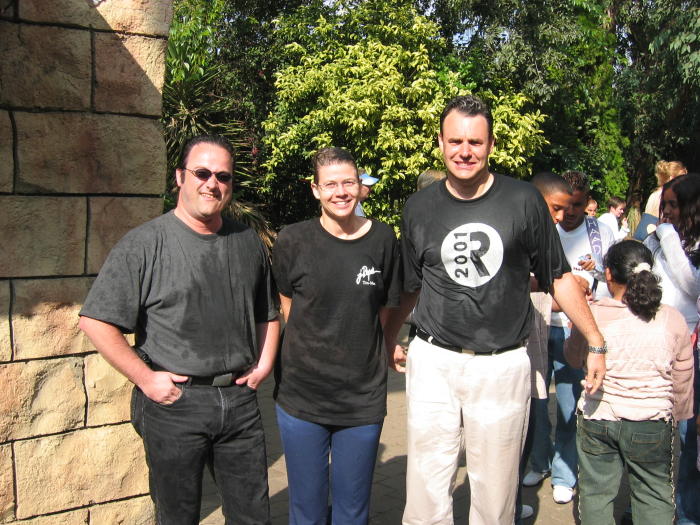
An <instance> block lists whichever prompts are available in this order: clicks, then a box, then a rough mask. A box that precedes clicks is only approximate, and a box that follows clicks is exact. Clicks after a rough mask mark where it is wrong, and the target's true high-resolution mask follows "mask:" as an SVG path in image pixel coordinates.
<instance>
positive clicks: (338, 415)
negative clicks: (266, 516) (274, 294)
mask: <svg viewBox="0 0 700 525" xmlns="http://www.w3.org/2000/svg"><path fill="white" fill-rule="evenodd" d="M313 167H314V180H313V183H312V184H311V191H312V192H313V195H314V197H315V198H316V199H317V200H318V201H319V203H320V205H321V216H320V217H316V218H314V219H310V220H307V221H303V222H299V223H296V224H292V225H291V226H288V227H286V228H284V229H283V230H282V231H281V232H280V234H279V236H278V238H277V242H276V243H275V246H274V248H273V255H272V265H273V273H274V276H275V280H276V282H277V287H278V289H279V293H280V301H281V305H282V312H283V314H284V318H285V321H286V323H287V325H286V329H285V337H284V342H283V345H282V351H281V354H280V357H279V368H278V370H277V374H276V375H277V386H276V389H275V399H276V401H277V405H276V411H277V422H278V426H279V429H280V435H281V437H282V445H283V448H284V455H285V461H286V465H287V478H288V481H289V523H290V524H291V525H312V524H313V525H325V524H326V523H327V522H328V523H333V524H337V525H341V524H342V525H354V524H356V525H365V524H366V523H367V522H368V518H369V500H370V493H371V488H372V476H373V472H374V463H375V460H376V456H377V447H378V445H379V436H380V434H381V429H382V422H383V421H384V416H385V414H386V381H387V362H390V366H392V367H393V368H395V369H397V370H401V366H400V365H399V364H398V363H399V362H400V361H401V356H397V358H396V359H394V356H393V353H392V355H391V358H389V359H387V354H386V353H385V351H384V347H385V345H384V338H383V332H382V324H383V320H384V318H385V315H386V311H387V310H386V309H387V308H389V307H395V306H398V302H399V286H400V284H399V280H398V248H397V241H396V236H395V234H394V232H393V230H392V229H391V228H390V227H389V226H387V225H385V224H383V223H381V222H377V221H373V220H371V219H368V218H366V217H361V216H358V215H356V214H355V207H356V205H357V202H358V198H359V195H360V181H359V178H358V173H357V166H356V165H355V161H354V159H353V157H352V155H350V153H348V152H347V151H345V150H344V149H341V148H323V149H321V150H320V151H318V152H317V153H316V154H315V155H314V158H313ZM401 371H402V370H401ZM329 493H331V494H332V501H331V508H332V511H331V515H330V516H329V509H328V507H329ZM329 518H330V519H329Z"/></svg>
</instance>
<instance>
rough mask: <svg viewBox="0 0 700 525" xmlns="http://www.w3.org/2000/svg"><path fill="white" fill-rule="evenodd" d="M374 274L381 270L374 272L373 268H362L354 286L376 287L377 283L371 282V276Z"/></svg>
mask: <svg viewBox="0 0 700 525" xmlns="http://www.w3.org/2000/svg"><path fill="white" fill-rule="evenodd" d="M375 273H381V270H375V269H374V266H372V268H367V267H366V266H363V267H362V269H361V270H360V273H358V274H357V279H355V284H366V285H368V286H376V285H377V283H375V282H374V281H372V276H373V275H374V274H375Z"/></svg>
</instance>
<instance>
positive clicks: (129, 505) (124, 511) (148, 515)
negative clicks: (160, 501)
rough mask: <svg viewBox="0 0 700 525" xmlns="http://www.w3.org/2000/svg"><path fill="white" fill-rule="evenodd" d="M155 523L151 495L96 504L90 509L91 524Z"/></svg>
mask: <svg viewBox="0 0 700 525" xmlns="http://www.w3.org/2000/svg"><path fill="white" fill-rule="evenodd" d="M105 523H109V524H110V525H155V523H156V519H155V512H154V507H153V501H152V500H151V498H150V497H149V496H142V497H140V498H133V499H127V500H123V501H115V502H113V503H106V504H104V505H96V506H94V507H92V508H91V509H90V525H104V524H105Z"/></svg>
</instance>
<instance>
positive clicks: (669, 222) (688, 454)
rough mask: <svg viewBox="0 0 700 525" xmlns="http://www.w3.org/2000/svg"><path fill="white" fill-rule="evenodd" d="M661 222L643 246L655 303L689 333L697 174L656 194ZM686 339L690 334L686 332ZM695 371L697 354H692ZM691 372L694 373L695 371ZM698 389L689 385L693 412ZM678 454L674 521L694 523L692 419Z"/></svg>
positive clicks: (697, 480) (695, 281) (698, 258)
mask: <svg viewBox="0 0 700 525" xmlns="http://www.w3.org/2000/svg"><path fill="white" fill-rule="evenodd" d="M660 209H661V224H659V225H658V226H657V228H656V231H655V232H654V233H652V234H651V235H649V237H647V238H646V239H645V241H644V244H645V245H646V246H648V247H649V249H650V250H651V251H652V253H653V254H654V273H656V274H657V275H658V276H659V277H660V278H661V288H662V290H663V297H662V299H661V302H662V303H664V304H669V305H671V306H673V307H675V308H677V309H678V310H679V311H680V312H681V313H682V314H683V317H685V321H686V323H687V326H688V332H689V334H690V333H692V332H693V331H694V330H695V327H696V325H697V323H698V310H697V304H696V303H697V300H698V295H700V175H698V174H696V173H692V174H687V175H680V176H679V177H676V178H674V179H672V180H670V181H669V182H667V183H666V184H664V186H663V189H662V192H661V206H660ZM688 337H690V335H688ZM695 358H696V371H697V352H696V356H695ZM696 375H697V374H696ZM699 401H700V392H699V391H698V382H697V381H696V385H695V410H694V413H695V414H696V415H697V413H698V406H697V405H698V402H699ZM678 430H679V433H680V436H681V458H680V465H679V472H678V484H677V490H676V513H677V523H679V524H681V525H686V524H691V523H693V524H694V523H700V498H698V497H697V495H698V492H700V473H699V472H698V470H697V468H696V465H695V463H696V458H697V445H696V443H697V439H696V430H697V428H696V422H695V420H694V419H688V420H684V421H681V422H680V424H679V425H678Z"/></svg>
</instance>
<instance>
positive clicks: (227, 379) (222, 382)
mask: <svg viewBox="0 0 700 525" xmlns="http://www.w3.org/2000/svg"><path fill="white" fill-rule="evenodd" d="M232 383H233V372H229V373H227V374H221V375H220V376H216V377H214V381H212V382H211V386H231V384H232Z"/></svg>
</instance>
